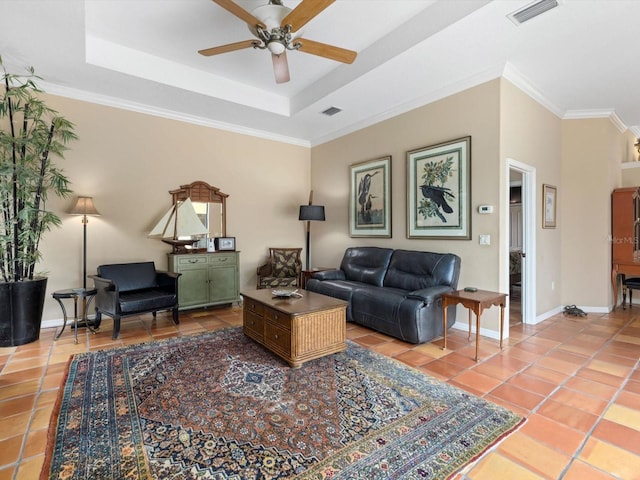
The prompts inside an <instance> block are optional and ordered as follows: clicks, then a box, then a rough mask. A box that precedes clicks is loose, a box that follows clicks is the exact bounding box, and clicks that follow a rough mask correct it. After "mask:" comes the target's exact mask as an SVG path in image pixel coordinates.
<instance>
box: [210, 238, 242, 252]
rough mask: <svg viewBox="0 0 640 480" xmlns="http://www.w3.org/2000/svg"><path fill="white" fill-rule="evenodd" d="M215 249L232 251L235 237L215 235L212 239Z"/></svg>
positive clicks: (234, 245) (234, 246)
mask: <svg viewBox="0 0 640 480" xmlns="http://www.w3.org/2000/svg"><path fill="white" fill-rule="evenodd" d="M213 244H214V245H215V247H216V250H221V251H234V250H235V249H236V237H216V238H214V239H213Z"/></svg>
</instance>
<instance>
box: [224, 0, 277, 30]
mask: <svg viewBox="0 0 640 480" xmlns="http://www.w3.org/2000/svg"><path fill="white" fill-rule="evenodd" d="M213 2H214V3H217V4H218V5H220V6H221V7H222V8H224V9H225V10H227V11H228V12H230V13H232V14H234V15H235V16H236V17H238V18H240V19H241V20H244V21H245V22H246V23H247V24H249V25H250V26H252V27H254V26H256V25H260V26H261V27H262V28H267V27H266V25H265V24H264V23H262V22H261V21H260V20H258V19H257V18H256V17H254V16H253V15H251V14H250V13H249V12H247V11H246V10H245V9H244V8H242V7H241V6H240V5H238V4H237V3H235V2H232V1H231V0H213Z"/></svg>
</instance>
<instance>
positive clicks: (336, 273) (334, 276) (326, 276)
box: [311, 269, 346, 280]
mask: <svg viewBox="0 0 640 480" xmlns="http://www.w3.org/2000/svg"><path fill="white" fill-rule="evenodd" d="M311 278H315V279H316V280H345V279H346V277H345V274H344V271H343V270H338V269H335V270H323V271H321V272H314V274H313V275H311Z"/></svg>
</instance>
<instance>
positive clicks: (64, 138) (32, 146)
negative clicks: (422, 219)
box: [0, 57, 77, 282]
mask: <svg viewBox="0 0 640 480" xmlns="http://www.w3.org/2000/svg"><path fill="white" fill-rule="evenodd" d="M0 67H2V86H0V89H1V93H2V96H1V97H0V282H20V281H24V280H32V279H33V278H34V273H35V272H34V269H35V265H36V263H37V262H38V260H39V259H40V251H39V247H40V238H41V236H42V234H43V233H44V232H45V231H48V230H50V229H51V228H52V227H53V226H59V225H60V223H61V221H60V218H59V217H58V216H57V215H56V214H55V213H53V212H50V211H47V210H46V203H47V198H48V197H49V195H50V194H53V195H56V196H58V197H66V196H68V195H69V194H70V193H71V190H69V187H68V185H69V180H68V179H67V177H66V176H65V175H64V173H63V171H62V170H60V169H58V168H57V167H56V166H55V165H54V164H53V162H52V158H53V157H59V158H61V159H62V158H64V152H65V150H66V149H67V147H66V145H67V143H68V142H69V141H71V140H74V139H76V138H77V137H76V135H75V133H74V126H73V124H72V123H71V122H69V121H68V120H66V119H65V118H63V117H61V116H60V115H58V113H57V112H56V111H55V110H53V109H52V108H50V107H48V106H47V105H46V104H45V102H44V101H43V100H42V98H41V93H42V90H40V89H39V88H38V86H37V84H36V81H37V80H39V79H40V78H39V77H37V76H36V75H35V73H34V70H33V68H28V69H27V72H26V73H25V74H22V75H16V74H11V73H8V72H7V70H6V68H5V65H4V63H3V62H2V58H1V57H0Z"/></svg>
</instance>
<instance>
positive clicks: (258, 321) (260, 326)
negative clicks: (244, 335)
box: [242, 311, 264, 339]
mask: <svg viewBox="0 0 640 480" xmlns="http://www.w3.org/2000/svg"><path fill="white" fill-rule="evenodd" d="M242 323H243V326H244V329H245V332H246V331H247V330H248V331H249V332H248V333H249V334H250V336H251V337H253V338H256V337H259V338H260V339H262V336H263V334H264V333H263V332H264V318H262V317H260V316H258V315H256V314H255V313H253V312H249V311H245V312H244V318H243V322H242Z"/></svg>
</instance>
